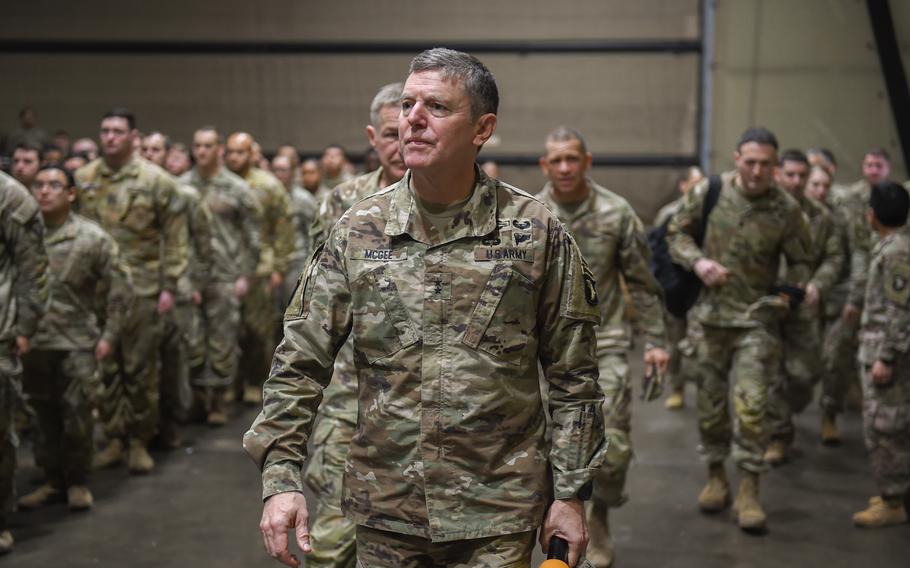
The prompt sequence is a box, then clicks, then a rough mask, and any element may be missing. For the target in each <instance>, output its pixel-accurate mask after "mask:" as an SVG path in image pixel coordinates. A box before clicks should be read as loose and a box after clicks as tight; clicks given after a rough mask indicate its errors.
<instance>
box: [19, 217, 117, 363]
mask: <svg viewBox="0 0 910 568" xmlns="http://www.w3.org/2000/svg"><path fill="white" fill-rule="evenodd" d="M44 248H45V250H47V258H48V263H49V264H48V266H49V270H48V279H49V281H50V294H49V296H50V301H49V303H48V308H47V312H46V313H45V314H44V317H43V318H41V323H40V324H39V325H38V333H37V334H36V335H35V339H34V341H33V342H32V343H33V345H34V347H36V348H38V349H59V350H61V351H79V350H92V349H94V348H95V345H96V344H97V343H98V340H99V339H105V340H107V341H109V342H110V343H111V344H114V343H116V341H117V340H118V339H119V337H120V329H121V325H122V323H123V318H124V315H125V314H126V310H127V306H128V305H129V294H130V291H129V275H128V273H127V271H126V269H125V268H124V266H123V264H122V262H121V261H120V257H119V253H118V251H117V243H115V242H114V239H113V238H111V236H110V235H108V234H107V233H105V232H104V229H102V228H101V227H100V226H99V225H98V224H97V223H95V222H93V221H89V220H88V219H86V218H85V217H82V216H80V215H76V214H75V213H71V214H70V216H69V217H67V219H66V221H64V222H63V224H62V225H60V226H58V227H47V228H46V230H45V235H44ZM100 322H104V329H103V330H102V329H101V325H100Z"/></svg>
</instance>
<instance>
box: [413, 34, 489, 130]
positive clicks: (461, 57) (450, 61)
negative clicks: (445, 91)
mask: <svg viewBox="0 0 910 568" xmlns="http://www.w3.org/2000/svg"><path fill="white" fill-rule="evenodd" d="M424 71H438V72H439V74H440V75H441V76H442V78H443V79H447V80H451V79H458V80H459V81H460V82H461V85H462V87H463V88H464V90H465V92H466V93H467V94H468V97H470V99H471V114H472V115H473V118H478V117H480V115H482V114H487V113H493V114H496V112H497V111H498V110H499V89H497V88H496V79H494V78H493V74H492V73H490V70H489V69H487V66H486V65H484V64H483V63H481V62H480V60H479V59H477V58H476V57H474V56H473V55H471V54H468V53H464V52H461V51H455V50H454V49H448V48H445V47H434V48H433V49H428V50H426V51H423V52H421V53H420V54H418V55H417V57H415V58H414V59H412V60H411V66H410V68H409V69H408V74H409V75H411V74H413V73H421V72H424Z"/></svg>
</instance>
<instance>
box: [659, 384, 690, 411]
mask: <svg viewBox="0 0 910 568" xmlns="http://www.w3.org/2000/svg"><path fill="white" fill-rule="evenodd" d="M685 405H686V393H685V391H684V390H683V389H673V392H671V393H670V396H668V397H667V400H666V402H664V407H665V408H666V409H667V410H679V409H680V408H682V407H684V406H685Z"/></svg>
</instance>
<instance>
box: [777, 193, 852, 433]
mask: <svg viewBox="0 0 910 568" xmlns="http://www.w3.org/2000/svg"><path fill="white" fill-rule="evenodd" d="M796 201H797V203H799V205H800V208H801V209H802V211H803V214H804V216H805V219H806V222H807V223H808V225H809V228H810V234H811V236H812V261H811V264H810V267H811V270H812V276H811V278H810V279H809V283H810V284H814V285H815V286H816V287H817V288H818V290H819V297H820V298H825V297H827V296H828V292H829V291H830V290H831V289H832V288H833V287H834V286H835V285H836V284H837V282H838V279H839V277H840V275H841V274H842V272H843V268H844V266H845V264H846V259H845V258H844V251H843V248H842V243H841V238H840V233H839V232H838V231H837V229H836V227H835V225H834V220H833V218H832V216H831V214H830V213H829V212H828V210H827V209H826V208H825V206H824V205H822V204H821V203H819V202H817V201H815V200H813V199H811V198H809V197H806V196H805V195H799V196H798V197H797V198H796ZM787 272H788V271H787V269H786V265H784V266H782V269H781V281H782V282H783V283H790V282H791V281H792V280H791V278H790V276H789V274H787ZM822 301H823V300H822ZM822 305H823V304H822ZM821 324H822V307H821V306H820V305H818V304H817V305H814V306H810V305H808V304H807V303H802V304H800V305H799V306H798V307H797V309H796V310H793V311H791V312H790V313H788V314H787V315H786V316H785V317H784V319H783V321H782V322H781V327H780V336H781V367H780V371H779V372H778V373H777V380H776V382H775V383H774V384H773V385H772V387H771V389H770V390H769V396H768V420H769V422H770V425H771V437H772V438H774V439H779V440H783V441H786V442H792V441H793V436H794V434H795V428H794V426H793V415H794V414H798V413H800V412H802V411H803V410H805V408H806V406H808V405H809V403H810V402H812V395H813V394H814V389H815V385H816V384H817V383H818V380H819V378H820V376H821V371H822V369H823V366H822V357H821V354H822V345H821Z"/></svg>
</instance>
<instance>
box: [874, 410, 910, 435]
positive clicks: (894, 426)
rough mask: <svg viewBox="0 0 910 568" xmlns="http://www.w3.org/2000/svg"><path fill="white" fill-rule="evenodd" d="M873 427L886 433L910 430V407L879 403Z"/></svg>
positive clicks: (881, 432)
mask: <svg viewBox="0 0 910 568" xmlns="http://www.w3.org/2000/svg"><path fill="white" fill-rule="evenodd" d="M874 412H875V415H874V418H873V419H872V428H873V429H875V431H876V432H878V433H880V434H885V435H894V434H897V433H901V432H907V431H910V409H908V408H906V407H904V406H891V405H888V404H878V405H877V407H876V408H875V410H874Z"/></svg>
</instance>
